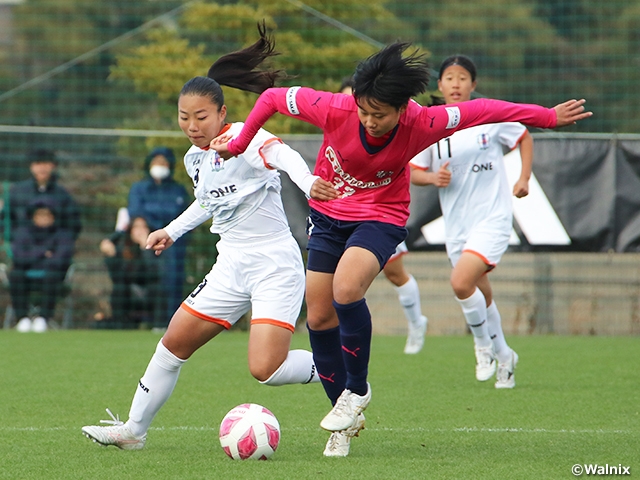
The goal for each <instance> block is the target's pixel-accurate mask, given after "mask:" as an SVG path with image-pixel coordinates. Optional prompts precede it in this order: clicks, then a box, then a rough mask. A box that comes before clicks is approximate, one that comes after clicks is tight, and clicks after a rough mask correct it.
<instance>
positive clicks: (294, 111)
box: [211, 87, 334, 159]
mask: <svg viewBox="0 0 640 480" xmlns="http://www.w3.org/2000/svg"><path fill="white" fill-rule="evenodd" d="M333 95H334V94H333V93H330V92H322V91H316V90H313V89H312V88H306V87H290V88H269V89H267V90H265V91H264V92H263V93H262V94H261V95H260V96H259V97H258V100H257V101H256V104H255V105H254V107H253V109H252V110H251V113H250V114H249V116H248V117H247V120H246V121H245V123H244V127H243V128H242V131H241V132H240V133H239V134H238V136H237V137H236V138H234V139H233V140H231V141H229V137H228V136H226V137H225V136H223V137H219V138H214V139H213V141H212V142H211V148H214V149H215V150H216V151H217V152H218V154H219V155H220V156H221V157H222V158H224V159H228V158H230V157H233V156H237V155H240V154H241V153H243V152H244V151H245V150H246V149H247V147H248V146H249V143H251V140H252V139H253V137H255V135H256V134H257V133H258V130H260V128H261V127H262V126H263V125H264V124H265V123H266V122H267V120H269V118H271V117H272V116H273V115H274V114H275V113H281V114H283V115H287V116H289V117H293V118H297V119H298V120H302V121H304V122H307V123H311V124H312V125H315V126H316V127H319V128H323V127H324V124H325V121H326V116H327V112H328V111H329V104H330V103H331V98H332V97H333Z"/></svg>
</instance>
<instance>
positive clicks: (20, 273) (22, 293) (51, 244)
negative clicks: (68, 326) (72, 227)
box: [9, 198, 74, 333]
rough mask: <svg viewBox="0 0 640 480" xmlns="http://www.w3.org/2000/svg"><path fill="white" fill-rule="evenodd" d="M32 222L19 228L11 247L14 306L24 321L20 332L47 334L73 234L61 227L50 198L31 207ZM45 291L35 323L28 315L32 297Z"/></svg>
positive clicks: (11, 289) (10, 274)
mask: <svg viewBox="0 0 640 480" xmlns="http://www.w3.org/2000/svg"><path fill="white" fill-rule="evenodd" d="M27 215H28V217H29V218H31V222H30V223H29V224H27V225H22V226H19V227H17V228H16V229H15V230H14V233H13V239H12V241H11V248H12V251H13V268H12V270H11V272H9V280H10V293H11V303H12V305H13V308H14V310H15V312H16V316H17V317H18V318H19V319H20V320H19V321H18V324H17V326H16V329H17V330H18V331H19V332H29V331H33V332H39V333H41V332H45V331H46V330H47V322H48V321H49V320H50V319H51V318H52V317H53V314H54V310H55V306H56V300H57V299H58V297H59V296H60V294H61V288H60V287H61V285H62V282H63V280H64V277H65V275H66V272H67V270H68V269H69V266H70V265H71V258H72V257H73V250H74V241H73V236H72V233H71V232H70V231H69V230H68V229H65V228H60V226H59V225H58V221H57V212H56V210H55V207H53V205H52V202H51V200H50V199H46V198H36V200H35V201H34V202H33V203H32V204H31V205H29V207H28V208H27ZM34 290H40V291H41V295H42V296H41V302H40V312H39V315H38V316H37V317H35V318H34V319H33V321H32V320H31V319H30V318H29V317H28V316H27V315H28V310H29V298H30V294H31V293H32V292H33V291H34Z"/></svg>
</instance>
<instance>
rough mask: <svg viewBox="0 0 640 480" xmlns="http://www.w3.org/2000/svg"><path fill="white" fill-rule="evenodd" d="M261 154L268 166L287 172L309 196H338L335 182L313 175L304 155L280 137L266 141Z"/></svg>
mask: <svg viewBox="0 0 640 480" xmlns="http://www.w3.org/2000/svg"><path fill="white" fill-rule="evenodd" d="M260 156H261V157H262V159H263V161H264V163H265V165H267V166H268V167H271V168H277V169H278V170H282V171H285V172H287V174H288V175H289V177H290V178H291V180H292V181H293V183H295V184H296V185H297V186H298V187H299V188H300V190H302V191H303V192H304V194H305V195H306V196H307V197H311V198H314V199H316V200H333V199H334V198H337V197H338V192H337V191H336V190H335V189H334V188H333V184H331V183H329V182H327V181H326V180H323V179H322V178H320V177H318V176H317V175H312V174H311V172H310V171H309V167H308V166H307V163H306V162H305V161H304V159H303V158H302V156H301V155H300V154H299V153H298V152H296V151H295V150H294V149H292V148H291V147H290V146H289V145H286V144H285V143H282V141H281V140H280V139H279V138H275V137H274V138H272V139H271V140H270V141H268V142H266V143H265V144H264V145H263V146H262V148H260Z"/></svg>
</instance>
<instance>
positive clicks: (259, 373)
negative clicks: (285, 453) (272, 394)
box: [249, 364, 280, 383]
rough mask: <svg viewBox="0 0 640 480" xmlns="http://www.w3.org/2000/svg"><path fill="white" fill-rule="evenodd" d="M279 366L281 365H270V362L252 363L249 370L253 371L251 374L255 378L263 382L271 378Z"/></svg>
mask: <svg viewBox="0 0 640 480" xmlns="http://www.w3.org/2000/svg"><path fill="white" fill-rule="evenodd" d="M279 366H280V365H277V366H275V367H273V366H272V365H268V364H256V365H252V364H250V365H249V372H251V375H252V376H253V378H255V379H256V380H258V381H259V382H262V383H263V382H266V381H267V380H269V378H271V375H273V374H274V373H275V372H276V370H278V367H279Z"/></svg>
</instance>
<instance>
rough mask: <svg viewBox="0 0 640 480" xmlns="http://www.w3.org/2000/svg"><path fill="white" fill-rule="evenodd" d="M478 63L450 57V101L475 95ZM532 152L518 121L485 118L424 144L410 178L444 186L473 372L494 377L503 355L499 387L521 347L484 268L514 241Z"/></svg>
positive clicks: (444, 88) (507, 380)
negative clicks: (516, 160) (508, 335)
mask: <svg viewBox="0 0 640 480" xmlns="http://www.w3.org/2000/svg"><path fill="white" fill-rule="evenodd" d="M475 87H476V68H475V65H474V64H473V62H472V61H471V60H470V59H469V58H468V57H465V56H463V55H455V56H452V57H449V58H447V59H446V60H445V61H444V62H443V63H442V66H441V68H440V75H439V79H438V89H439V90H440V91H441V92H442V94H443V95H444V99H445V102H446V103H447V104H449V103H458V102H464V101H467V100H470V98H471V92H473V90H475ZM518 145H519V146H520V154H521V157H522V173H521V176H520V179H519V180H518V182H517V183H516V185H515V186H514V187H513V190H512V189H511V188H510V186H509V183H508V180H507V175H506V172H505V167H504V163H503V155H504V149H505V148H506V149H509V150H512V149H514V148H516V147H517V146H518ZM532 160H533V139H532V137H531V135H530V134H529V133H528V131H527V129H526V128H525V127H524V126H523V125H521V124H519V123H499V124H491V125H481V126H477V127H472V128H468V129H465V130H460V131H458V132H456V133H454V134H453V135H452V136H451V137H448V138H445V139H443V140H440V141H439V142H438V143H437V144H434V145H432V146H431V147H429V148H428V149H427V150H425V151H423V152H421V153H420V154H419V155H417V156H416V157H415V158H414V159H413V160H412V161H411V166H412V167H413V168H412V171H411V181H412V182H413V183H414V184H416V185H427V184H434V185H436V186H437V187H439V196H440V206H441V208H442V214H443V217H444V220H445V232H446V247H447V254H448V256H449V259H450V261H451V265H452V266H453V270H452V273H451V286H452V287H453V291H454V293H455V295H456V299H457V300H458V302H459V303H460V306H461V307H462V311H463V313H464V316H465V319H466V321H467V324H468V325H469V328H470V330H471V332H472V333H473V336H474V343H475V353H476V378H477V379H478V380H480V381H485V380H488V379H489V378H491V377H492V376H493V374H494V372H495V371H496V360H497V363H498V367H497V369H498V373H497V381H496V383H495V387H496V388H513V387H514V386H515V377H514V369H515V366H516V364H517V362H518V355H517V354H516V353H515V352H514V351H513V350H512V349H511V348H510V347H509V346H508V345H507V342H506V340H505V338H504V333H503V331H502V326H501V319H500V313H499V311H498V308H497V307H496V304H495V302H494V301H493V294H492V290H491V284H490V283H489V278H488V276H487V275H486V273H488V272H489V271H491V270H492V269H493V268H494V267H495V266H496V265H497V264H498V262H499V261H500V258H501V257H502V254H503V253H504V252H505V251H506V250H507V247H508V246H509V236H510V234H511V229H512V223H513V214H512V203H511V194H512V193H513V195H515V196H516V197H524V196H526V195H527V194H528V192H529V187H528V182H529V177H530V175H531V163H532Z"/></svg>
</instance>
